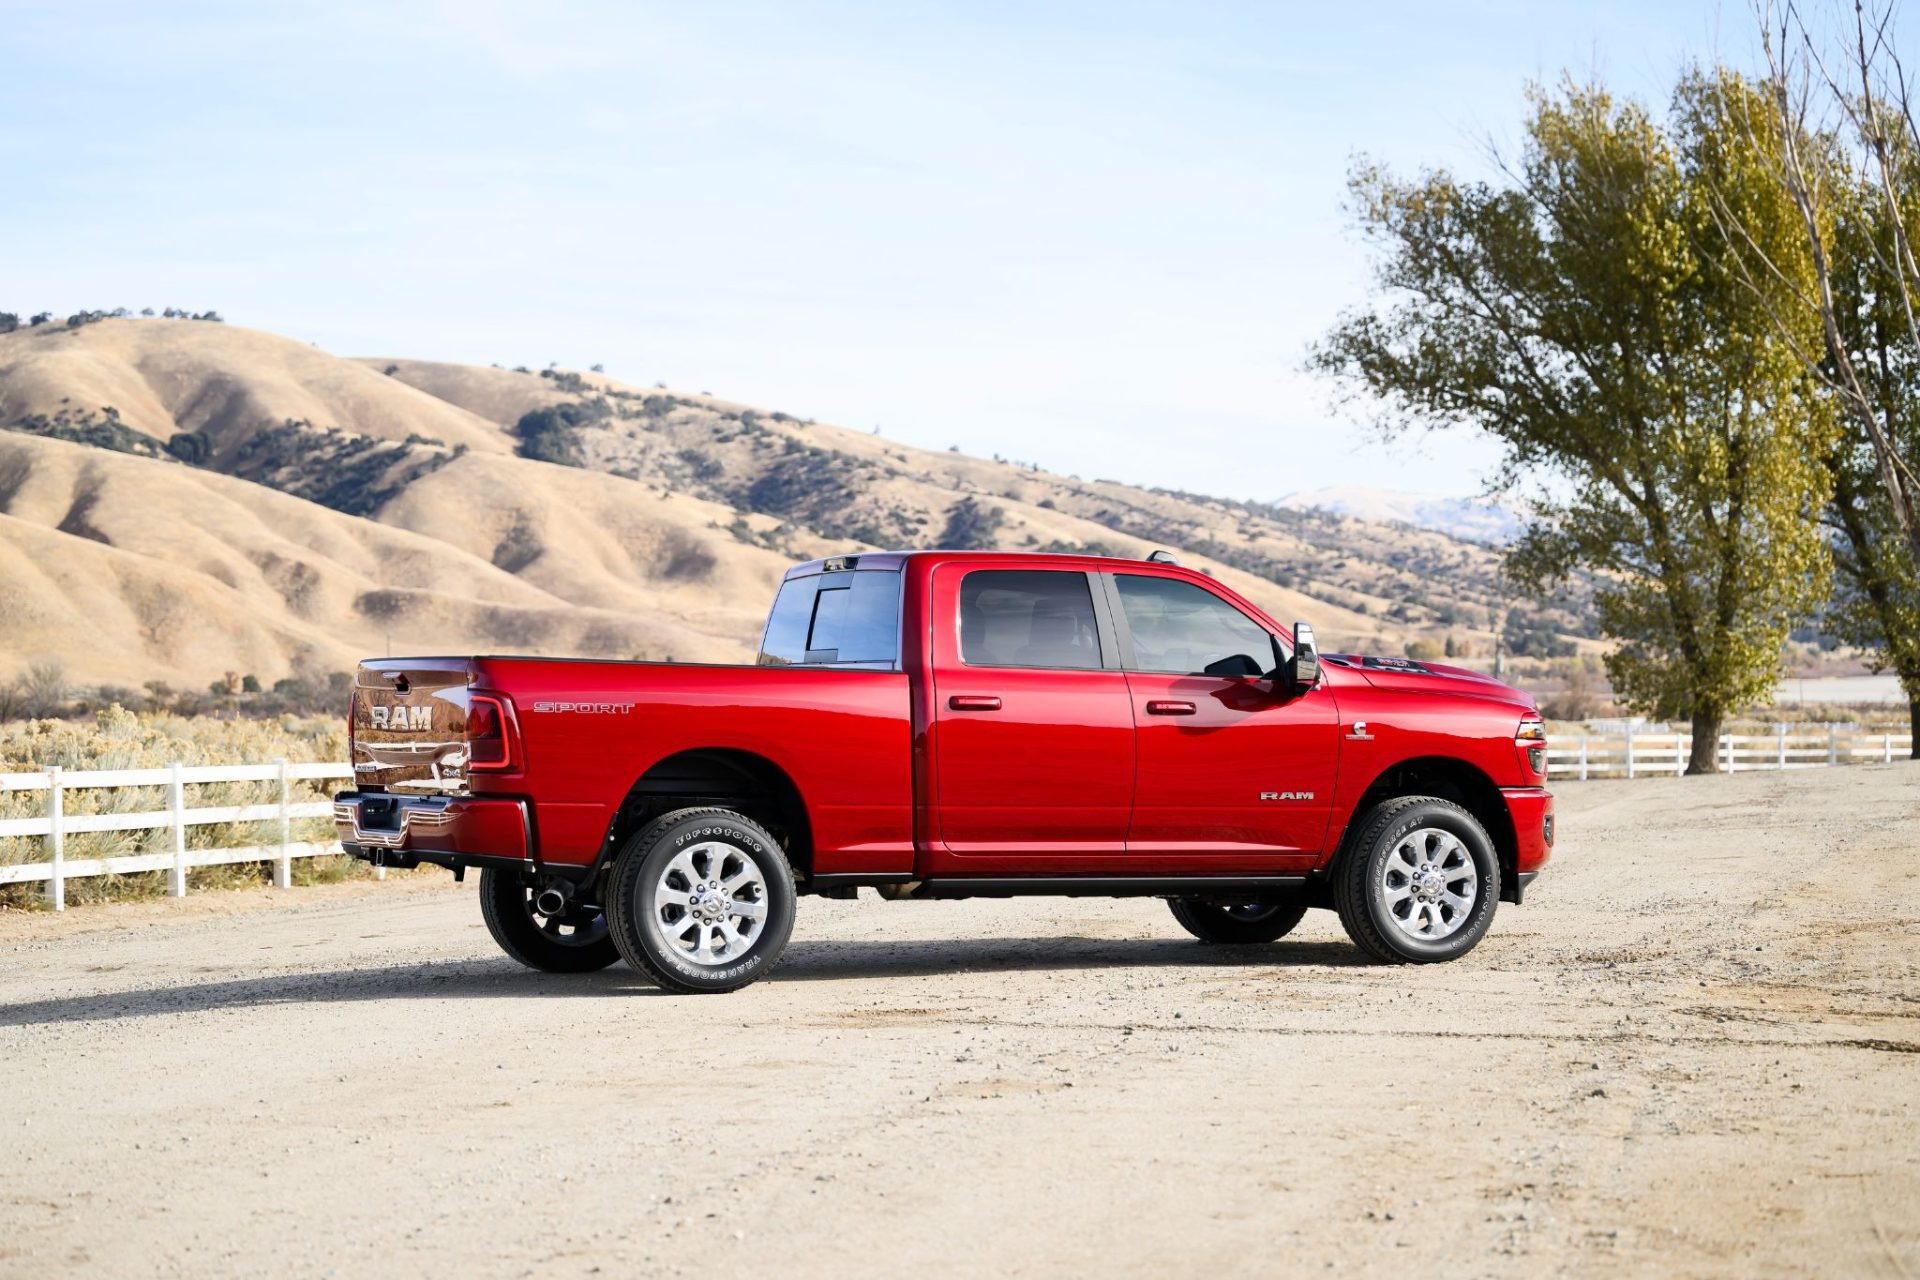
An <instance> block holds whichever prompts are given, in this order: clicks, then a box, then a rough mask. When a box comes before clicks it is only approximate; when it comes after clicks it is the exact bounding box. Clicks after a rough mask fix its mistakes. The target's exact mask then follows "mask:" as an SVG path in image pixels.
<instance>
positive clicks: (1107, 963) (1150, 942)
mask: <svg viewBox="0 0 1920 1280" xmlns="http://www.w3.org/2000/svg"><path fill="white" fill-rule="evenodd" d="M1364 964H1366V961H1365V960H1364V959H1363V958H1362V957H1361V955H1360V953H1359V952H1358V951H1356V950H1355V949H1354V948H1352V947H1350V946H1347V945H1346V944H1344V943H1335V942H1297V943H1287V942H1281V943H1276V944H1274V945H1271V946H1250V947H1211V946H1202V945H1200V944H1199V943H1195V942H1188V941H1181V940H1170V939H1108V938H1079V937H1056V938H990V939H969V940H965V941H955V940H953V939H940V940H938V941H933V940H929V941H925V942H913V941H904V942H881V941H874V940H870V939H859V940H851V941H837V942H835V941H804V942H796V943H794V944H793V945H792V946H791V947H789V948H788V950H787V954H786V957H785V958H784V959H783V960H782V961H781V963H780V966H779V967H778V968H777V969H775V970H774V971H773V973H772V975H770V977H769V978H768V979H767V981H768V982H770V983H774V984H778V983H783V982H850V981H857V980H862V979H874V980H884V979H888V978H924V977H933V976H939V975H947V974H981V973H1021V972H1030V973H1047V972H1058V971H1064V970H1076V969H1079V970H1084V969H1116V970H1119V969H1127V968H1141V967H1148V968H1151V967H1160V968H1221V969H1246V970H1249V971H1258V970H1265V971H1269V972H1271V971H1275V970H1284V969H1290V968H1296V967H1302V966H1316V965H1317V966H1327V967H1339V968H1347V967H1355V966H1361V965H1364ZM666 994H667V993H666V992H663V991H661V990H660V989H659V988H657V987H655V986H654V985H653V984H652V983H651V982H649V981H647V980H646V979H645V978H643V977H641V976H640V975H639V974H636V973H634V972H633V971H631V970H629V969H628V968H627V967H626V966H625V965H616V966H614V967H613V968H611V969H606V970H603V971H601V972H599V973H586V974H558V973H534V972H532V971H530V970H527V969H523V968H521V967H520V966H519V965H517V964H514V963H513V962H512V961H510V960H507V959H505V958H501V959H497V960H496V959H493V958H491V957H489V958H487V959H484V960H457V961H427V962H424V963H406V964H402V965H396V966H395V967H391V968H383V967H379V966H378V965H375V966H373V967H369V968H360V969H329V970H323V971H319V972H312V973H289V974H270V975H266V976H262V977H254V978H236V979H231V980H226V981H218V982H189V983H181V984H178V985H173V986H159V987H137V988H131V989H126V990H120V991H105V992H98V993H94V994H90V995H79V996H64V997H57V998H52V999H44V1000H24V1001H18V1002H13V1003H6V1004H0V1027H21V1026H38V1025H44V1024H53V1023H66V1022H109V1021H116V1020H118V1019H122V1018H152V1017H165V1016H168V1015H170V1014H192V1013H202V1012H206V1011H208V1010H215V1009H218V1010H227V1009H248V1008H258V1007H263V1006H270V1005H281V1004H293V1005H300V1004H340V1003H350V1002H354V1001H361V1000H423V999H424V1000H448V999H452V1000H461V999H519V998H523V997H532V998H540V999H556V998H558V999H578V998H582V997H587V998H591V997H596V996H598V997H611V996H661V995H666Z"/></svg>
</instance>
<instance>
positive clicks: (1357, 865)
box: [1333, 796, 1500, 964]
mask: <svg viewBox="0 0 1920 1280" xmlns="http://www.w3.org/2000/svg"><path fill="white" fill-rule="evenodd" d="M1499 902H1500V860H1499V859H1498V858H1497V857H1495V856H1494V852H1493V842H1492V841H1491V840H1489V839H1487V833H1486V829H1485V828H1484V827H1482V826H1481V825H1480V823H1479V821H1478V820H1477V819H1476V818H1475V817H1474V816H1473V815H1472V814H1470V813H1468V812H1467V811H1466V810H1465V809H1463V808H1461V807H1460V806H1459V805H1457V804H1454V803H1452V802H1450V801H1447V800H1438V799H1434V798H1433V797H1431V796H1403V797H1401V798H1400V799H1397V800H1388V801H1385V802H1383V803H1381V804H1378V805H1375V806H1374V807H1373V808H1372V809H1370V810H1368V811H1367V813H1366V814H1365V815H1364V816H1363V817H1362V818H1361V819H1360V820H1359V822H1358V824H1357V825H1356V827H1355V836H1354V839H1353V842H1352V843H1351V844H1350V845H1348V847H1347V850H1346V852H1345V854H1344V855H1342V858H1341V862H1340V865H1339V866H1338V868H1337V869H1336V870H1335V872H1334V876H1333V904H1334V906H1335V907H1336V908H1337V909H1338V910H1339V913H1340V923H1341V924H1343V925H1345V926H1346V930H1347V936H1348V937H1350V938H1352V939H1353V940H1354V942H1355V943H1356V944H1357V945H1358V946H1359V947H1360V949H1361V950H1362V951H1365V952H1366V953H1367V954H1368V955H1370V956H1372V957H1373V958H1374V959H1376V960H1384V961H1386V962H1387V963H1389V964H1433V963H1435V962H1437V961H1442V960H1454V959H1458V958H1459V957H1461V956H1463V955H1465V954H1466V953H1467V952H1469V951H1471V950H1473V948H1474V944H1476V943H1478V942H1479V941H1480V939H1481V938H1482V937H1484V936H1485V935H1486V932H1487V929H1488V927H1489V926H1491V925H1492V924H1493V912H1494V908H1495V907H1496V906H1498V905H1499Z"/></svg>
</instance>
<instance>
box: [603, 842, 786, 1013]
mask: <svg viewBox="0 0 1920 1280" xmlns="http://www.w3.org/2000/svg"><path fill="white" fill-rule="evenodd" d="M715 846H721V847H722V848H721V851H720V852H717V853H716V852H712V850H713V849H714V847H715ZM728 850H731V852H727V851H728ZM682 854H685V855H687V857H688V858H689V859H691V860H692V861H690V862H687V863H680V864H676V860H677V859H679V858H680V857H681V855H682ZM713 859H718V860H719V861H718V863H717V864H716V863H715V862H714V861H712V860H713ZM715 865H718V866H720V867H721V868H722V870H721V871H719V872H718V873H715V872H714V871H713V870H712V868H713V867H714V866H715ZM689 866H691V867H694V868H695V869H696V870H697V871H699V873H700V877H699V878H695V879H694V880H692V881H691V882H689V881H688V878H687V876H686V874H685V871H684V870H683V868H685V867H689ZM749 866H750V867H751V869H752V871H753V872H755V873H757V877H758V878H757V880H755V881H754V882H753V883H751V884H745V885H743V886H742V892H743V894H751V895H754V896H751V897H749V896H742V897H740V898H737V899H736V898H733V897H731V896H728V897H726V898H725V899H724V901H723V903H722V904H720V905H714V904H712V903H711V901H710V900H709V902H708V904H707V905H708V907H710V908H711V909H712V910H713V911H715V912H717V913H718V915H717V916H716V917H715V920H719V921H724V925H722V924H720V923H715V922H714V921H712V920H708V919H706V918H705V917H703V916H701V915H700V914H699V913H698V911H696V910H695V909H692V908H687V907H680V906H679V905H678V904H677V903H672V904H668V905H666V906H665V907H660V906H656V899H655V893H656V890H660V889H664V890H665V891H666V892H668V893H671V894H674V895H675V896H678V894H679V893H680V892H682V891H685V892H687V893H688V895H689V898H690V899H691V898H692V897H693V896H694V895H695V894H698V893H700V892H701V891H702V887H703V885H709V884H724V883H726V882H727V881H728V880H730V879H734V878H738V877H740V876H741V875H742V874H743V873H744V872H746V871H747V869H748V868H749ZM605 896H606V903H607V918H608V920H609V921H610V922H611V924H612V932H613V942H614V945H615V946H616V947H618V948H619V949H620V954H621V955H622V956H623V957H625V958H626V961H627V963H628V964H630V965H632V966H633V967H634V968H635V969H637V970H639V971H640V972H642V973H644V974H646V975H647V976H648V977H649V978H652V979H653V980H654V981H655V982H657V983H659V984H660V986H662V987H664V988H665V989H666V990H668V991H680V992H686V993H688V994H718V993H721V992H727V991H738V990H739V989H740V988H741V987H744V986H746V985H747V984H748V983H750V982H753V981H755V980H756V979H758V978H760V977H762V976H764V975H765V974H766V973H767V972H768V971H769V970H771V969H772V968H773V966H774V965H776V964H778V963H779V962H780V956H781V953H782V952H784V951H785V950H786V949H787V939H788V938H789V937H790V936H792V933H793V917H794V906H795V903H796V901H797V895H796V894H795V893H794V888H793V869H792V868H791V867H789V866H788V865H787V856H786V854H785V852H784V851H782V850H781V848H780V845H779V843H778V842H777V841H776V840H774V838H773V837H772V836H771V835H769V834H768V833H767V830H766V828H764V827H762V826H761V825H760V824H759V823H757V822H755V821H753V819H751V818H748V817H746V816H744V815H742V814H738V813H735V812H734V811H733V810H731V809H679V810H676V811H674V812H673V813H669V814H666V815H664V816H662V817H660V818H656V819H655V820H654V821H653V822H651V823H649V824H648V825H647V827H646V829H645V830H643V831H642V832H640V834H639V835H637V836H635V837H633V839H631V840H629V841H627V844H626V847H625V848H624V849H622V850H621V851H620V855H619V857H618V858H616V859H615V860H614V864H613V871H612V874H611V875H609V876H608V878H607V892H606V895H605ZM755 903H758V904H759V906H760V908H761V912H762V914H761V915H760V916H758V917H749V916H747V915H745V914H731V913H730V912H731V910H732V909H733V908H737V907H746V906H749V905H753V904H755ZM673 911H678V912H679V913H680V914H679V915H678V916H676V917H675V918H674V919H673V920H668V919H667V918H666V913H668V912H673ZM756 920H757V921H758V924H757V927H756V924H755V921H756ZM681 922H685V923H684V925H683V928H682V930H681V931H680V932H679V933H677V934H676V933H675V932H674V929H673V926H674V924H676V923H681ZM736 922H738V923H736ZM742 926H745V927H746V929H747V930H748V932H749V933H750V934H751V936H750V937H749V938H747V939H746V940H745V946H744V949H743V950H741V951H740V952H739V953H738V954H736V955H727V956H725V957H724V958H722V959H721V960H719V961H716V962H702V961H700V960H698V959H697V958H696V957H697V954H698V953H697V951H695V950H693V949H690V948H688V947H687V946H686V945H684V944H685V941H686V938H687V935H688V934H689V933H690V934H692V935H693V936H694V938H695V939H697V940H698V945H699V946H702V947H704V946H706V945H708V943H709V942H710V941H711V938H712V934H711V933H710V932H709V930H720V929H722V928H729V929H732V930H734V931H735V933H736V934H737V933H738V931H739V930H740V929H741V927H742ZM733 941H734V940H725V945H728V946H731V945H733Z"/></svg>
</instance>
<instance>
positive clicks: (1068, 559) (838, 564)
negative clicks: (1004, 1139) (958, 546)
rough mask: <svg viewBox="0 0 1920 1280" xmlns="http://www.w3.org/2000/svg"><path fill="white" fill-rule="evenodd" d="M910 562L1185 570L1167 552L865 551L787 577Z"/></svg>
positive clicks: (898, 566) (829, 558) (806, 566)
mask: <svg viewBox="0 0 1920 1280" xmlns="http://www.w3.org/2000/svg"><path fill="white" fill-rule="evenodd" d="M909 560H1036V561H1039V560H1044V561H1047V562H1049V563H1053V564H1123V565H1138V564H1162V565H1173V566H1175V567H1176V568H1178V567H1181V566H1180V562H1179V561H1177V560H1175V559H1174V558H1173V557H1172V556H1171V555H1169V554H1168V553H1167V552H1165V551H1155V552H1153V553H1152V555H1149V556H1099V555H1086V554H1080V553H1076V552H1062V551H943V550H941V549H939V548H937V547H935V548H931V549H928V550H924V551H861V552H848V553H847V554H846V555H842V556H826V557H824V558H822V559H819V560H809V561H807V562H806V563H805V564H797V565H795V566H793V568H791V569H789V570H787V572H786V575H785V577H786V578H804V577H807V576H809V575H811V574H816V573H822V572H825V571H826V570H827V569H829V568H833V569H856V568H857V569H893V570H898V569H901V568H904V567H905V566H906V563H907V562H908V561H909ZM782 580H783V581H784V580H785V579H784V578H783V579H782Z"/></svg>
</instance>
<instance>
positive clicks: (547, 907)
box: [533, 889, 568, 916]
mask: <svg viewBox="0 0 1920 1280" xmlns="http://www.w3.org/2000/svg"><path fill="white" fill-rule="evenodd" d="M567 896H568V895H567V894H565V893H563V892H562V891H561V890H559V889H542V890H541V891H540V892H539V893H537V894H535V895H534V898H533V909H534V910H535V911H538V912H539V913H540V914H541V915H543V916H557V915H559V914H561V913H562V912H563V911H565V910H566V909H567Z"/></svg>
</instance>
